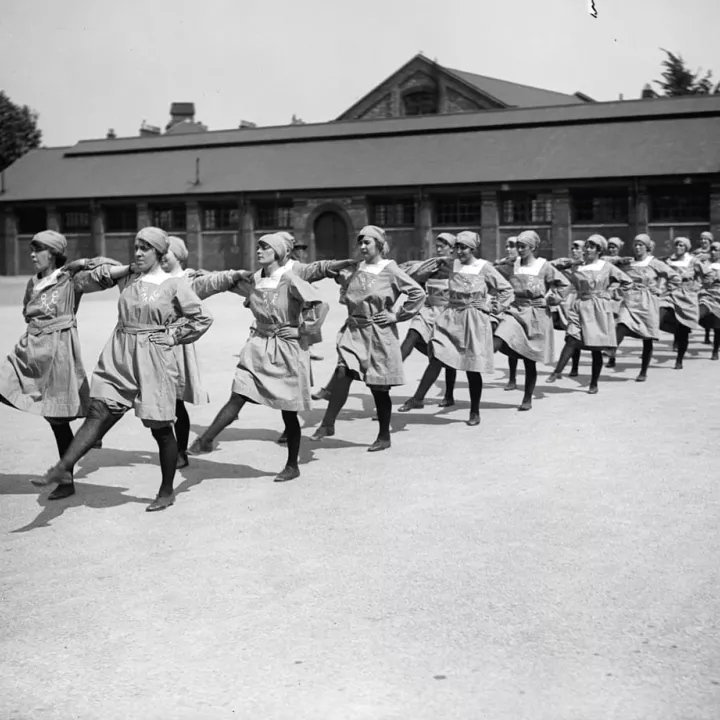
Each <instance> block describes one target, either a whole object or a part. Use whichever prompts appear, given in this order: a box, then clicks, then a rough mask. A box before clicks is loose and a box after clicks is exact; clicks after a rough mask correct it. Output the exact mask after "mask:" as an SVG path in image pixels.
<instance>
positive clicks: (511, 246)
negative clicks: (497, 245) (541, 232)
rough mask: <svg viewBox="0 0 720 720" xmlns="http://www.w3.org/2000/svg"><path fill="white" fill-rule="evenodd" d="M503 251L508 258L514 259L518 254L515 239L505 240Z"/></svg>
mask: <svg viewBox="0 0 720 720" xmlns="http://www.w3.org/2000/svg"><path fill="white" fill-rule="evenodd" d="M505 253H506V255H507V256H508V258H509V259H511V260H514V259H515V258H516V257H517V256H518V248H517V241H516V240H507V241H506V242H505Z"/></svg>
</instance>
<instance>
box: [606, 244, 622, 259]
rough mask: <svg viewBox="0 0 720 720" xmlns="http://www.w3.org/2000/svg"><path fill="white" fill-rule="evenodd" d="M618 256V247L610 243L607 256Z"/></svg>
mask: <svg viewBox="0 0 720 720" xmlns="http://www.w3.org/2000/svg"><path fill="white" fill-rule="evenodd" d="M619 254H620V247H619V246H618V245H615V243H612V244H610V245H608V255H609V256H610V257H617V256H618V255H619Z"/></svg>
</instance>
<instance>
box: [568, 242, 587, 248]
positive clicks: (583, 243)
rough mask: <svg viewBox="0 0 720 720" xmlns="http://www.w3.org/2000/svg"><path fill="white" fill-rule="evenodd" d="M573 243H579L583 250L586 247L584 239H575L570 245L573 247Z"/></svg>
mask: <svg viewBox="0 0 720 720" xmlns="http://www.w3.org/2000/svg"><path fill="white" fill-rule="evenodd" d="M573 245H579V246H580V249H581V250H582V249H583V248H584V247H585V241H584V240H573V241H572V244H571V245H570V247H572V246H573Z"/></svg>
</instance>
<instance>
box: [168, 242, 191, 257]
mask: <svg viewBox="0 0 720 720" xmlns="http://www.w3.org/2000/svg"><path fill="white" fill-rule="evenodd" d="M168 250H169V251H170V252H171V253H172V254H173V255H174V256H175V257H176V258H177V259H178V260H179V261H180V262H185V261H186V260H187V259H188V255H189V253H188V249H187V245H185V242H184V241H183V240H182V239H181V238H179V237H175V236H174V235H170V237H168Z"/></svg>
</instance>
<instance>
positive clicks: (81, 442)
mask: <svg viewBox="0 0 720 720" xmlns="http://www.w3.org/2000/svg"><path fill="white" fill-rule="evenodd" d="M121 417H122V415H120V414H113V413H111V412H110V408H109V407H108V406H107V405H106V404H105V403H104V402H102V400H92V401H91V402H90V410H89V411H88V416H87V417H86V418H85V422H84V423H83V424H82V425H81V426H80V428H79V429H78V431H77V434H76V435H75V437H74V438H73V439H72V442H71V443H70V447H69V448H68V449H67V450H66V451H65V454H64V455H63V456H62V459H61V460H60V462H59V463H58V467H59V468H61V469H62V470H65V471H70V472H71V471H72V469H73V467H74V466H75V463H77V461H78V460H79V459H80V458H81V457H83V456H84V455H85V454H86V453H87V452H88V451H90V450H92V448H93V446H94V445H95V444H96V443H97V441H98V440H102V439H103V437H105V434H106V433H107V432H108V430H110V428H111V427H112V426H113V425H114V424H115V423H116V422H117V421H118V420H120V418H121Z"/></svg>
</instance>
